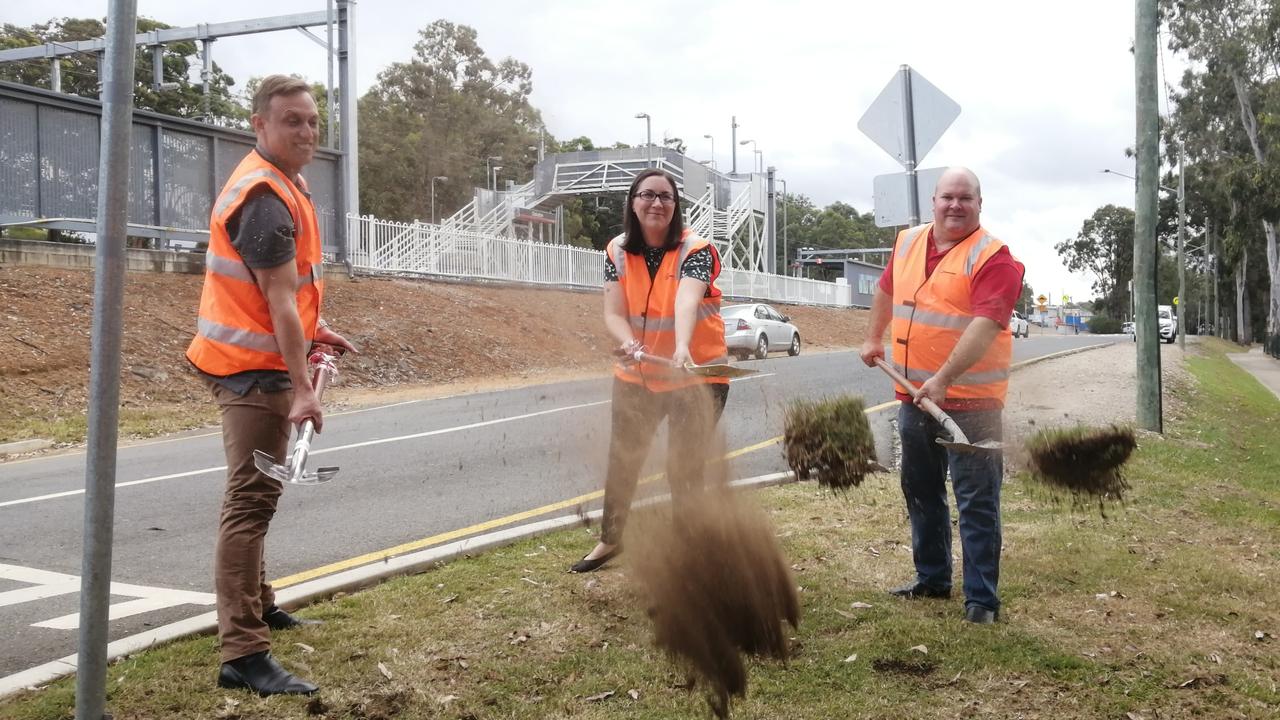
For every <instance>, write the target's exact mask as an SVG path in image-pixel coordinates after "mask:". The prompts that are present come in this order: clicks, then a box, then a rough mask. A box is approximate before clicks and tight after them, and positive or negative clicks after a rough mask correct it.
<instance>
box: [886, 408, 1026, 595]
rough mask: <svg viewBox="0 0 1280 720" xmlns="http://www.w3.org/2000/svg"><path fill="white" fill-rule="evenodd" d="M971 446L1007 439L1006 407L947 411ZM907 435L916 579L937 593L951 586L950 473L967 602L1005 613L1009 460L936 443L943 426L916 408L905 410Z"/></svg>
mask: <svg viewBox="0 0 1280 720" xmlns="http://www.w3.org/2000/svg"><path fill="white" fill-rule="evenodd" d="M948 414H949V415H950V416H951V418H952V419H953V420H955V421H956V424H957V425H959V426H960V429H961V430H963V431H964V433H965V435H967V436H968V438H969V441H970V442H977V441H979V440H1000V439H1001V424H1000V420H1001V411H1000V410H969V411H956V412H950V413H948ZM898 432H899V434H900V436H901V438H902V495H903V497H904V498H905V499H906V501H907V515H908V516H909V517H910V518H911V555H912V558H913V559H914V561H915V566H916V580H917V581H918V582H920V583H921V584H924V585H927V586H928V587H930V588H934V589H937V590H948V591H949V590H950V589H951V510H950V508H948V507H947V482H946V481H947V471H948V470H950V471H951V484H952V487H953V488H954V490H955V494H956V508H957V509H958V510H959V512H960V549H961V551H962V557H963V558H964V597H965V605H966V606H969V605H980V606H982V607H984V608H987V609H989V610H999V609H1000V598H999V596H998V595H997V594H996V585H997V584H998V583H999V580H1000V542H1001V537H1000V485H1001V483H1002V481H1003V477H1004V456H1003V455H1002V454H1001V453H998V452H958V451H955V450H948V449H946V448H944V447H942V446H941V445H939V444H937V443H936V442H935V439H936V438H938V437H945V433H944V431H943V430H942V426H941V425H939V424H938V422H937V421H936V420H934V419H933V418H932V417H929V414H928V413H926V412H924V411H923V410H921V409H919V408H917V407H916V406H915V405H912V404H911V403H908V402H904V403H902V407H901V408H899V409H898Z"/></svg>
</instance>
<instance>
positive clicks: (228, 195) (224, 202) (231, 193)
mask: <svg viewBox="0 0 1280 720" xmlns="http://www.w3.org/2000/svg"><path fill="white" fill-rule="evenodd" d="M264 177H265V178H275V179H276V180H277V181H278V182H279V183H280V184H281V185H283V186H284V187H285V188H288V187H289V184H288V183H287V182H285V181H284V178H283V177H281V176H280V173H278V172H276V171H274V170H271V169H269V168H258V169H257V170H254V171H252V172H249V173H247V174H245V176H244V177H242V178H240V179H239V180H237V181H236V184H235V185H232V186H231V187H229V188H227V189H226V190H225V191H223V193H222V195H221V196H220V197H219V198H218V204H217V206H215V207H214V209H213V214H214V216H218V215H221V214H222V213H224V212H226V210H227V208H229V207H231V205H232V204H234V203H235V202H237V201H239V200H240V195H241V194H242V193H243V192H244V189H245V188H246V187H248V186H249V185H252V184H253V183H254V182H255V181H257V180H258V179H259V178H264ZM295 200H296V198H295Z"/></svg>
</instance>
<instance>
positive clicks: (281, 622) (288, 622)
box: [262, 605, 322, 630]
mask: <svg viewBox="0 0 1280 720" xmlns="http://www.w3.org/2000/svg"><path fill="white" fill-rule="evenodd" d="M262 620H263V622H265V623H266V624H267V627H269V628H271V629H272V630H289V629H291V628H296V627H302V626H303V625H321V624H322V623H321V621H319V620H304V619H302V618H296V617H294V616H292V615H290V614H289V613H287V612H285V611H284V610H283V609H282V608H281V607H280V606H278V605H272V606H271V607H270V608H269V609H268V610H267V611H266V612H265V613H263V614H262Z"/></svg>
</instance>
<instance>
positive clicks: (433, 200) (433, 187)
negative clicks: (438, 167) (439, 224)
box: [431, 178, 436, 225]
mask: <svg viewBox="0 0 1280 720" xmlns="http://www.w3.org/2000/svg"><path fill="white" fill-rule="evenodd" d="M431 224H432V225H435V224H436V179H435V178H431Z"/></svg>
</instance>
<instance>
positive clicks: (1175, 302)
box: [1173, 295, 1178, 307]
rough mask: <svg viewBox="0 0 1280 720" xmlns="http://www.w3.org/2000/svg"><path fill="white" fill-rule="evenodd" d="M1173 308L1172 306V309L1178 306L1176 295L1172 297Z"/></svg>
mask: <svg viewBox="0 0 1280 720" xmlns="http://www.w3.org/2000/svg"><path fill="white" fill-rule="evenodd" d="M1173 306H1174V307H1177V306H1178V296H1177V295H1174V296H1173Z"/></svg>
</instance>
